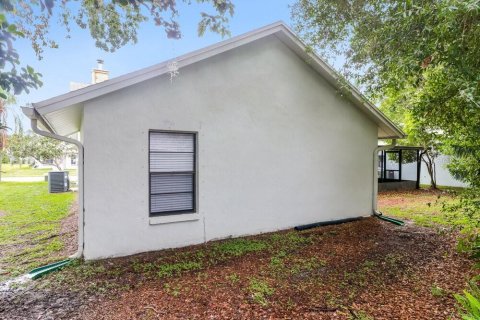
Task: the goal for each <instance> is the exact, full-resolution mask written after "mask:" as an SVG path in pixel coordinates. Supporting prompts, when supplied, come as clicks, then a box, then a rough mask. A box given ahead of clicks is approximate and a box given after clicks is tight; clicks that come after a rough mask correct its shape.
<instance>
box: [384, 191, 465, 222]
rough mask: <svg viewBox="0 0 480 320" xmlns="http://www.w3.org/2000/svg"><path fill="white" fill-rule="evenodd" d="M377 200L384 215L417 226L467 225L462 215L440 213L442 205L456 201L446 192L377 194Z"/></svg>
mask: <svg viewBox="0 0 480 320" xmlns="http://www.w3.org/2000/svg"><path fill="white" fill-rule="evenodd" d="M457 191H458V190H457ZM378 200H379V202H378V208H379V210H380V211H381V212H382V213H384V214H385V215H387V216H392V217H395V218H399V219H406V220H411V221H413V222H414V223H416V224H417V225H421V226H425V227H438V226H440V227H454V228H459V229H462V228H463V227H467V226H468V224H469V221H468V219H465V217H464V216H462V215H458V214H455V213H447V212H444V211H442V207H443V205H444V204H449V203H453V202H455V201H457V200H455V198H454V197H452V194H451V193H450V192H448V190H436V191H431V190H428V189H422V190H415V191H409V192H384V193H380V194H379V196H378Z"/></svg>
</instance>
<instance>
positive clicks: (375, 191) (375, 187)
mask: <svg viewBox="0 0 480 320" xmlns="http://www.w3.org/2000/svg"><path fill="white" fill-rule="evenodd" d="M396 145H397V139H393V140H392V144H390V145H386V146H378V147H376V148H375V150H374V151H373V197H372V201H373V203H372V208H373V212H372V215H381V214H382V213H381V212H379V211H378V210H377V208H378V204H377V195H378V152H379V151H383V150H389V149H392V148H394V147H395V146H396Z"/></svg>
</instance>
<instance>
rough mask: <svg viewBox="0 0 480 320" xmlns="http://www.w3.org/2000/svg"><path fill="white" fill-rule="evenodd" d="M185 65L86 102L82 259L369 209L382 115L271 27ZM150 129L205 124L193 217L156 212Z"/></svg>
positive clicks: (199, 128) (200, 134) (184, 128)
mask: <svg viewBox="0 0 480 320" xmlns="http://www.w3.org/2000/svg"><path fill="white" fill-rule="evenodd" d="M179 72H180V73H179V75H178V77H176V78H174V80H173V83H171V82H170V77H169V76H168V75H167V76H162V77H159V78H155V79H152V80H149V81H146V82H143V83H141V84H138V85H135V86H132V87H129V88H127V89H123V90H120V91H117V92H115V93H112V94H109V95H106V96H103V97H101V98H98V99H95V100H92V101H90V102H88V103H86V105H85V108H84V118H83V124H82V125H83V135H82V138H83V142H84V146H85V252H84V253H85V257H86V258H87V259H96V258H103V257H108V256H122V255H128V254H134V253H137V252H143V251H150V250H158V249H163V248H172V247H180V246H186V245H190V244H197V243H202V242H205V241H209V240H212V239H219V238H227V237H230V236H241V235H248V234H256V233H261V232H268V231H275V230H279V229H286V228H290V227H293V226H296V225H300V224H307V223H312V222H318V221H327V220H336V219H341V218H348V217H357V216H367V215H369V214H370V213H371V210H372V182H373V172H372V161H373V150H374V149H375V147H376V145H377V127H376V125H375V124H374V123H373V122H372V121H371V120H369V119H368V118H367V116H365V115H364V114H363V113H362V112H361V111H359V110H358V109H357V108H355V107H354V106H353V105H351V104H350V103H349V102H347V101H346V100H345V99H344V98H342V97H340V96H339V95H338V94H337V93H336V92H335V90H334V89H333V88H332V87H331V86H330V85H329V84H327V82H326V81H324V80H323V79H322V78H321V77H320V76H319V75H318V74H317V73H316V72H315V71H313V70H312V69H311V68H310V67H309V66H308V65H307V64H306V63H305V62H303V61H302V60H300V59H299V58H298V57H297V55H296V54H294V53H293V52H292V51H291V50H290V49H288V48H287V47H286V46H285V45H284V44H283V43H282V42H281V41H280V40H278V39H277V38H276V37H275V36H271V37H267V38H263V39H261V40H258V41H256V42H254V43H251V44H249V45H245V46H242V47H239V48H237V49H234V50H232V51H229V52H226V53H223V54H221V55H218V56H215V57H212V58H209V59H207V60H204V61H202V62H199V63H196V64H193V65H190V66H188V67H185V68H183V69H180V70H179ZM150 129H157V130H179V131H195V132H198V135H197V138H198V148H197V152H198V154H197V172H198V173H197V180H198V181H197V213H196V214H195V215H184V216H180V215H179V216H174V217H167V218H164V217H161V218H149V190H148V188H149V168H148V154H149V153H148V150H149V148H148V134H149V130H150ZM111 159H116V161H111ZM181 219H183V220H188V221H176V222H175V220H181ZM192 219H193V220H192ZM169 221H170V223H165V222H169Z"/></svg>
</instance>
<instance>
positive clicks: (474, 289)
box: [455, 280, 480, 320]
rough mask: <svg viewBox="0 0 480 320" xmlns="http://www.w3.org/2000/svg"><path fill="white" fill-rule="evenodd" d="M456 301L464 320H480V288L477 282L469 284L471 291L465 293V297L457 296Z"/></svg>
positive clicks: (473, 281)
mask: <svg viewBox="0 0 480 320" xmlns="http://www.w3.org/2000/svg"><path fill="white" fill-rule="evenodd" d="M455 299H456V300H457V302H458V305H459V309H460V316H461V317H462V319H463V320H478V319H480V288H479V287H478V285H477V283H476V280H472V281H470V283H469V289H468V290H464V291H463V295H461V294H456V295H455Z"/></svg>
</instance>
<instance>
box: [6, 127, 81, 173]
mask: <svg viewBox="0 0 480 320" xmlns="http://www.w3.org/2000/svg"><path fill="white" fill-rule="evenodd" d="M7 152H8V154H9V155H10V157H12V158H14V159H15V160H17V161H18V162H19V163H20V162H22V160H24V159H28V158H33V159H35V160H37V161H38V162H40V163H44V162H46V161H47V160H52V163H53V165H54V166H55V167H57V169H58V170H62V169H63V168H62V160H63V158H64V157H65V156H67V155H71V154H72V153H74V151H73V150H72V149H71V148H70V147H69V145H67V144H66V143H64V142H62V141H59V140H55V139H51V138H47V137H42V136H39V135H37V134H24V133H23V132H22V131H16V132H14V133H13V134H11V135H10V136H9V137H8V148H7Z"/></svg>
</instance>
